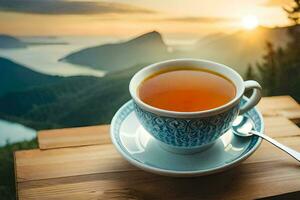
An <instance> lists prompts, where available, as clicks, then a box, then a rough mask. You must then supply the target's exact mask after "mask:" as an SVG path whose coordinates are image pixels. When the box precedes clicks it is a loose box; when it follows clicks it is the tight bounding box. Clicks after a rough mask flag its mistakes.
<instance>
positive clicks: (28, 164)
mask: <svg viewBox="0 0 300 200" xmlns="http://www.w3.org/2000/svg"><path fill="white" fill-rule="evenodd" d="M279 141H280V142H282V143H283V144H286V145H288V146H290V147H292V148H295V149H297V150H299V151H300V145H299V144H300V137H296V138H294V137H289V138H279ZM15 156H16V169H17V182H26V181H30V180H41V179H52V178H59V177H69V176H78V175H87V174H95V173H108V172H126V171H131V170H137V168H135V167H134V166H132V165H130V164H129V163H128V162H127V161H125V160H124V159H123V158H121V156H120V155H119V153H118V152H116V151H115V149H114V147H113V146H112V145H96V146H86V147H75V148H65V149H53V150H47V151H42V150H27V151H19V152H16V154H15ZM282 159H291V160H292V158H290V157H289V156H287V155H286V154H285V153H283V152H282V151H280V150H279V149H276V148H275V147H273V146H272V145H270V144H268V143H266V142H264V144H262V147H261V148H259V150H258V151H257V152H256V153H255V155H253V156H252V157H251V159H250V158H249V160H247V161H246V163H247V162H250V163H261V162H269V161H275V160H282ZM286 173H287V174H288V173H289V171H286ZM299 175H300V170H299ZM299 182H300V181H299Z"/></svg>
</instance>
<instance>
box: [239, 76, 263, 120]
mask: <svg viewBox="0 0 300 200" xmlns="http://www.w3.org/2000/svg"><path fill="white" fill-rule="evenodd" d="M244 86H245V92H246V91H248V90H250V89H252V90H253V92H252V94H251V97H250V98H249V101H248V102H247V103H245V104H244V105H243V106H242V107H241V108H240V115H241V114H244V113H245V112H247V111H248V110H250V109H251V108H253V107H254V106H255V105H256V104H257V103H258V102H259V100H260V99H261V90H262V88H261V86H260V85H259V83H258V82H256V81H245V82H244Z"/></svg>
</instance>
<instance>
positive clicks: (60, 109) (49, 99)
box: [0, 65, 145, 130]
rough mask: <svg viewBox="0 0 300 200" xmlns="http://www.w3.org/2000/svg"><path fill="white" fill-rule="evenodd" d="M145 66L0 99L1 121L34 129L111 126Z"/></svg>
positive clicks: (12, 94)
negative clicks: (133, 79) (136, 77)
mask: <svg viewBox="0 0 300 200" xmlns="http://www.w3.org/2000/svg"><path fill="white" fill-rule="evenodd" d="M142 66H145V65H138V66H135V67H132V68H129V69H126V70H123V71H118V72H113V73H109V74H108V75H106V76H105V77H103V78H97V77H84V76H82V77H68V78H63V79H62V80H61V81H59V82H56V83H54V84H51V85H45V86H41V87H34V88H30V89H27V90H23V91H20V92H15V93H8V94H6V95H4V96H2V97H0V118H2V119H6V120H9V121H16V122H19V123H21V124H24V125H26V126H29V127H32V128H34V129H37V130H40V129H51V128H62V127H75V126H86V125H94V124H101V123H102V124H103V123H110V121H111V118H112V117H113V115H114V113H115V112H116V111H117V109H118V108H119V107H120V106H121V105H122V104H123V103H125V102H126V101H127V100H129V99H130V95H129V92H128V84H129V81H130V78H131V76H132V75H133V74H134V73H135V72H136V71H138V70H139V69H140V68H141V67H142Z"/></svg>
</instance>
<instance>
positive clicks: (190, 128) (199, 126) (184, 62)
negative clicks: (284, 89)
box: [129, 59, 261, 154]
mask: <svg viewBox="0 0 300 200" xmlns="http://www.w3.org/2000/svg"><path fill="white" fill-rule="evenodd" d="M181 66H187V67H190V68H195V69H204V70H209V71H213V72H216V73H218V74H221V75H223V76H225V77H226V78H228V79H229V80H231V81H232V83H233V84H234V85H235V87H236V96H235V97H234V98H233V99H232V100H231V101H230V102H228V103H226V104H224V105H222V106H220V107H217V108H213V109H210V110H205V111H199V112H176V111H169V110H163V109H159V108H155V107H153V106H150V105H148V104H146V103H144V102H143V101H141V99H140V98H139V96H138V94H137V89H138V86H139V85H140V83H141V82H142V81H143V80H144V79H145V78H147V77H149V76H151V75H153V74H154V73H157V72H159V71H161V70H168V69H170V70H171V69H172V68H174V67H175V68H176V67H181ZM249 89H252V90H253V93H252V95H251V97H250V99H249V101H248V102H247V103H245V104H244V105H243V106H241V100H242V97H243V95H244V92H245V91H246V90H249ZM129 90H130V94H131V96H132V98H133V101H134V105H135V113H136V116H137V118H138V119H139V121H140V123H141V124H142V125H143V127H144V128H145V129H146V130H147V131H148V132H149V133H150V134H151V135H152V136H153V137H154V138H156V139H157V140H158V141H159V143H160V144H161V146H162V147H163V148H165V149H167V150H169V151H172V152H176V153H185V154H186V153H194V152H198V151H201V150H203V149H205V148H207V147H209V146H211V145H212V144H213V143H214V142H215V141H216V140H217V139H218V138H219V137H220V136H222V135H223V134H224V133H225V132H226V131H227V130H228V129H230V127H231V125H232V122H233V120H234V119H235V118H236V117H237V115H238V114H243V113H245V112H247V111H248V110H249V109H251V108H253V107H254V106H255V105H256V104H257V103H258V102H259V100H260V98H261V86H260V85H259V84H258V83H257V82H256V81H243V79H242V77H241V76H240V75H239V74H238V73H237V72H236V71H234V70H233V69H231V68H229V67H227V66H225V65H222V64H219V63H215V62H212V61H207V60H198V59H176V60H168V61H164V62H159V63H155V64H152V65H150V66H148V67H145V68H143V69H142V70H140V71H139V72H137V73H136V74H135V75H134V76H133V78H132V79H131V81H130V85H129Z"/></svg>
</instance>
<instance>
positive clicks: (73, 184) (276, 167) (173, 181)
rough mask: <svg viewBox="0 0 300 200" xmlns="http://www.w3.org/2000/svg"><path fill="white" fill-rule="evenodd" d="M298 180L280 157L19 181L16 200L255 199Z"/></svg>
mask: <svg viewBox="0 0 300 200" xmlns="http://www.w3.org/2000/svg"><path fill="white" fill-rule="evenodd" d="M287 171H288V172H289V173H286V172H287ZM299 180H300V172H299V165H298V164H297V162H293V161H291V160H288V159H284V160H282V159H280V160H275V161H270V162H262V163H259V165H257V164H254V163H244V164H243V165H241V166H239V167H237V168H234V169H231V170H229V171H226V172H223V173H219V174H214V175H210V176H204V177H201V178H170V177H164V176H158V175H153V174H150V173H147V172H143V171H127V172H121V173H118V172H117V173H100V174H90V175H84V176H73V177H66V178H58V179H47V180H40V181H31V182H29V183H27V182H23V183H20V185H19V195H20V199H45V198H46V199H64V198H65V199H111V198H113V197H114V198H116V199H119V198H121V199H254V198H259V197H265V196H273V195H278V194H282V193H287V192H293V191H297V190H299V188H300V181H299ZM228 197H230V198H228Z"/></svg>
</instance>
